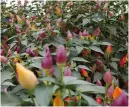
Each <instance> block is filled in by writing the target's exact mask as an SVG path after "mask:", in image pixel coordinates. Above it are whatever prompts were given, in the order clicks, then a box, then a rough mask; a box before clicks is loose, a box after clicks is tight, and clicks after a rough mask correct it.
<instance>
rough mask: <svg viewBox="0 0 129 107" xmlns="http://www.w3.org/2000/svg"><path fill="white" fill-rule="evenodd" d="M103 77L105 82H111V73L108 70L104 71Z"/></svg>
mask: <svg viewBox="0 0 129 107" xmlns="http://www.w3.org/2000/svg"><path fill="white" fill-rule="evenodd" d="M103 79H104V81H105V83H108V84H110V83H111V82H112V73H111V71H110V70H108V71H107V72H105V74H104V78H103Z"/></svg>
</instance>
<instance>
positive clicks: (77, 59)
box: [71, 57, 89, 62]
mask: <svg viewBox="0 0 129 107" xmlns="http://www.w3.org/2000/svg"><path fill="white" fill-rule="evenodd" d="M71 61H77V62H89V61H87V60H85V59H84V58H81V57H74V58H72V59H71Z"/></svg>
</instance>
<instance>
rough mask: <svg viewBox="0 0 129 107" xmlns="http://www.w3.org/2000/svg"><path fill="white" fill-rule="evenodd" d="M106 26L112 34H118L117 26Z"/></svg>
mask: <svg viewBox="0 0 129 107" xmlns="http://www.w3.org/2000/svg"><path fill="white" fill-rule="evenodd" d="M106 27H107V28H108V29H109V31H110V33H111V34H113V35H116V34H117V31H116V26H113V25H107V26H106Z"/></svg>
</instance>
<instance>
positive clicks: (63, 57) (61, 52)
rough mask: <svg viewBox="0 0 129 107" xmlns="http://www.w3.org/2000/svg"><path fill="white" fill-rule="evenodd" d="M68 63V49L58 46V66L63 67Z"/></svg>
mask: <svg viewBox="0 0 129 107" xmlns="http://www.w3.org/2000/svg"><path fill="white" fill-rule="evenodd" d="M66 61H67V53H66V49H65V47H64V46H63V45H61V46H58V48H57V52H56V63H57V65H62V66H64V65H65V64H66Z"/></svg>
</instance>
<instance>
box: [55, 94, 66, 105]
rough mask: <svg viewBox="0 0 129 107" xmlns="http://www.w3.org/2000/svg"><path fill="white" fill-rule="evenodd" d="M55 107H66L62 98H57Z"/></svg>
mask: <svg viewBox="0 0 129 107" xmlns="http://www.w3.org/2000/svg"><path fill="white" fill-rule="evenodd" d="M53 106H54V107H55V106H64V102H63V100H62V98H61V97H60V96H56V98H55V99H54V100H53Z"/></svg>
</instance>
